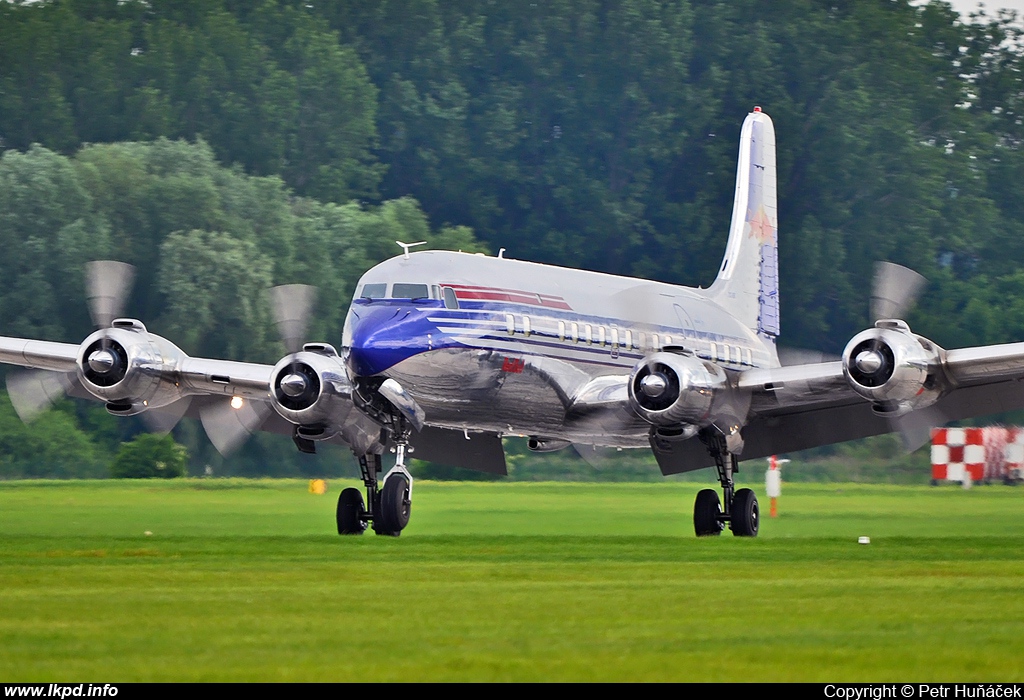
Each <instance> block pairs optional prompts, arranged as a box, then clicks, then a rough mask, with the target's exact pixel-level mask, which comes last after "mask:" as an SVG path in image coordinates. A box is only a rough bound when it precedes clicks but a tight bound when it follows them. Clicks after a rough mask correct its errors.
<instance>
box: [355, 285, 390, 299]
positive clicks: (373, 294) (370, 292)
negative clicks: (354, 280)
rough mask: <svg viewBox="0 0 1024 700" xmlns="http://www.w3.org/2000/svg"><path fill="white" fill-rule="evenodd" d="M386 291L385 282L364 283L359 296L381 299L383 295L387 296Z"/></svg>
mask: <svg viewBox="0 0 1024 700" xmlns="http://www.w3.org/2000/svg"><path fill="white" fill-rule="evenodd" d="M387 293H388V285H387V284H384V283H379V284H364V285H363V290H362V291H361V292H359V297H360V298H361V299H383V298H384V297H385V296H387Z"/></svg>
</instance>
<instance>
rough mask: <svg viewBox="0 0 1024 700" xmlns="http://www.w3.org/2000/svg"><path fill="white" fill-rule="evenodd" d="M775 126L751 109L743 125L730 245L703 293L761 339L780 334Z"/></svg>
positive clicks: (757, 109) (766, 116)
mask: <svg viewBox="0 0 1024 700" xmlns="http://www.w3.org/2000/svg"><path fill="white" fill-rule="evenodd" d="M775 179H776V178H775V127H774V126H773V125H772V120H771V118H769V117H768V115H767V114H765V113H764V112H762V111H761V108H760V107H755V108H754V111H753V112H751V113H750V114H748V115H747V118H746V120H745V121H744V122H743V131H742V132H741V133H740V156H739V162H738V163H737V165H736V198H735V199H734V200H733V209H732V224H731V225H730V226H729V243H728V244H727V245H726V248H725V258H724V259H723V260H722V267H721V268H720V269H719V271H718V278H717V279H715V282H714V284H712V285H711V288H710V289H709V290H708V295H709V296H710V297H711V298H712V299H713V300H714V301H715V302H716V303H718V304H719V305H721V306H722V307H723V308H725V310H726V311H728V312H729V313H730V314H732V315H733V316H735V317H736V318H737V319H739V320H740V321H742V322H743V323H744V324H745V325H747V326H748V327H749V328H750V329H751V330H753V331H755V332H756V333H757V334H758V335H760V336H762V337H763V338H765V339H766V340H774V338H775V336H777V335H778V334H779V247H778V246H779V236H778V232H779V229H778V225H779V218H778V210H777V208H776V197H775Z"/></svg>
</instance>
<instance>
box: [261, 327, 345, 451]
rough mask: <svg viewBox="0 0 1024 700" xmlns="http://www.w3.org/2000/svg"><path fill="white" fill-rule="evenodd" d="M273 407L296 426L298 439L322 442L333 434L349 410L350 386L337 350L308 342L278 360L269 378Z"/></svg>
mask: <svg viewBox="0 0 1024 700" xmlns="http://www.w3.org/2000/svg"><path fill="white" fill-rule="evenodd" d="M270 393H271V394H272V396H273V397H274V408H275V409H276V410H277V412H278V413H279V414H281V416H282V417H283V418H284V419H285V420H287V421H290V422H292V423H295V424H296V425H298V426H299V432H300V434H301V435H302V437H306V438H308V439H311V440H323V439H327V438H329V437H331V436H333V435H334V432H333V429H331V428H329V427H328V426H339V425H341V424H342V423H343V422H344V421H345V418H347V417H348V414H349V412H350V411H351V409H352V384H351V383H350V382H349V379H348V374H347V373H346V371H345V365H344V363H343V362H342V360H341V358H340V357H339V356H338V352H337V350H335V349H334V348H333V347H331V346H330V345H326V344H322V343H309V344H307V345H305V346H303V348H302V352H297V353H294V354H291V355H288V356H287V357H284V358H282V359H281V361H280V362H278V363H277V365H275V366H274V371H273V372H272V373H271V375H270Z"/></svg>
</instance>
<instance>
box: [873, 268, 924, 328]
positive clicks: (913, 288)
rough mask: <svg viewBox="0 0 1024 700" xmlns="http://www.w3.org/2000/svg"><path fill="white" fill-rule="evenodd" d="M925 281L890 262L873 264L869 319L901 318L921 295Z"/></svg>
mask: <svg viewBox="0 0 1024 700" xmlns="http://www.w3.org/2000/svg"><path fill="white" fill-rule="evenodd" d="M926 283H927V280H926V279H925V278H924V277H923V276H922V275H920V274H918V273H917V272H914V271H913V270H911V269H910V268H909V267H903V266H902V265H897V264H896V263H891V262H877V263H875V280H874V284H873V285H872V288H871V319H872V321H878V320H879V319H883V318H903V316H904V315H905V314H906V313H907V311H909V310H910V309H911V307H913V305H914V303H915V302H916V301H917V298H918V297H919V296H920V295H921V292H922V290H923V289H924V285H925V284H926Z"/></svg>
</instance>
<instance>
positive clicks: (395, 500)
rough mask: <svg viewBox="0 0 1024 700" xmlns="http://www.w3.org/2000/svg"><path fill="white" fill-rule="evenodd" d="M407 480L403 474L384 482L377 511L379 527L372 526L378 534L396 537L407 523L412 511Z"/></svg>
mask: <svg viewBox="0 0 1024 700" xmlns="http://www.w3.org/2000/svg"><path fill="white" fill-rule="evenodd" d="M409 492H410V489H409V482H408V481H406V479H405V477H404V476H401V475H396V476H393V477H391V478H390V479H388V480H387V481H385V482H384V488H383V489H381V492H380V511H378V513H377V519H378V522H377V523H376V524H378V525H379V526H380V527H379V528H376V527H375V528H374V531H375V532H376V533H377V534H378V535H391V536H392V537H398V535H400V534H401V532H402V530H404V529H405V526H406V525H408V524H409V515H410V514H411V512H412V501H411V500H410V493H409Z"/></svg>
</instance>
